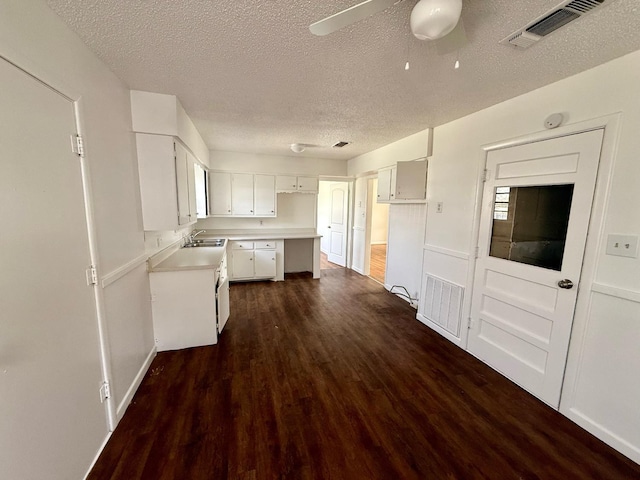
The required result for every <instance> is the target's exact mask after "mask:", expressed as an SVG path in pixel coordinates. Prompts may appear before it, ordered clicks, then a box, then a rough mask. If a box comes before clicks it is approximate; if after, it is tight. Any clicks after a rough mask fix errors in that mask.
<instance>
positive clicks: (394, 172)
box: [389, 167, 398, 201]
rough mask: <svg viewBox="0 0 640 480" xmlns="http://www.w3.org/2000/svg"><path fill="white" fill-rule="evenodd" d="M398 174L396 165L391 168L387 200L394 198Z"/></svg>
mask: <svg viewBox="0 0 640 480" xmlns="http://www.w3.org/2000/svg"><path fill="white" fill-rule="evenodd" d="M397 175H398V170H397V168H396V167H393V168H392V169H391V178H390V179H389V200H391V201H393V200H395V199H396V177H397Z"/></svg>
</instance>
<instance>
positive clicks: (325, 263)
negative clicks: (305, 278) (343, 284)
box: [320, 252, 344, 270]
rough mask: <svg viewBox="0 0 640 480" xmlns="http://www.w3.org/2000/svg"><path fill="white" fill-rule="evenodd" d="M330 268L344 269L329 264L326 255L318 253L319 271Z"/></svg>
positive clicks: (335, 264)
mask: <svg viewBox="0 0 640 480" xmlns="http://www.w3.org/2000/svg"><path fill="white" fill-rule="evenodd" d="M332 268H333V269H336V268H344V267H343V266H341V265H338V264H337V263H333V262H330V261H329V257H328V256H327V254H326V253H324V252H320V270H330V269H332Z"/></svg>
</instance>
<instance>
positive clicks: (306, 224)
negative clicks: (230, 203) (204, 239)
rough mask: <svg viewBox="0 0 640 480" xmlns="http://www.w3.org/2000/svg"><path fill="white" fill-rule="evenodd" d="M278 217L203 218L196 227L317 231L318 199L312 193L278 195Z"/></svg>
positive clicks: (208, 228)
mask: <svg viewBox="0 0 640 480" xmlns="http://www.w3.org/2000/svg"><path fill="white" fill-rule="evenodd" d="M277 195H278V199H277V201H278V206H277V209H278V215H277V217H267V218H243V217H240V218H224V217H215V218H213V217H212V218H201V219H200V220H198V223H197V224H196V227H197V228H198V229H201V228H204V229H207V230H210V229H211V230H250V229H259V230H265V231H272V230H278V229H305V230H313V231H315V229H316V208H317V197H316V195H314V194H311V193H278V194H277Z"/></svg>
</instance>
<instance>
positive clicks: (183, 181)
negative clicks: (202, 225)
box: [174, 142, 195, 225]
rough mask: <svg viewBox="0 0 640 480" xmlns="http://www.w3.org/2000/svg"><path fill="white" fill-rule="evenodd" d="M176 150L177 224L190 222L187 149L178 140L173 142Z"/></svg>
mask: <svg viewBox="0 0 640 480" xmlns="http://www.w3.org/2000/svg"><path fill="white" fill-rule="evenodd" d="M174 149H175V152H176V156H175V159H176V189H177V192H178V225H186V224H188V223H190V222H191V217H190V216H189V178H188V177H189V172H188V170H189V168H188V167H187V164H188V160H187V150H186V149H185V148H184V147H183V146H182V145H180V144H179V143H178V142H175V143H174ZM194 220H195V218H194Z"/></svg>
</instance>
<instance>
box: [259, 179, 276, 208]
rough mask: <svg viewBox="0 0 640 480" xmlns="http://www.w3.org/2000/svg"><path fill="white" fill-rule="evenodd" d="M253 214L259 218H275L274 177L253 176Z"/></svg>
mask: <svg viewBox="0 0 640 480" xmlns="http://www.w3.org/2000/svg"><path fill="white" fill-rule="evenodd" d="M254 182H255V185H254V186H255V189H254V193H255V196H254V200H255V209H254V210H255V214H256V215H259V216H261V217H275V216H276V177H275V176H274V175H254Z"/></svg>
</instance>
